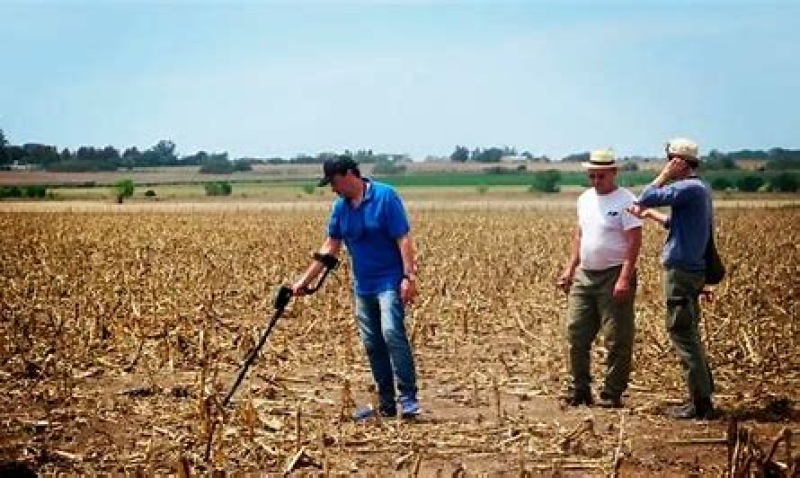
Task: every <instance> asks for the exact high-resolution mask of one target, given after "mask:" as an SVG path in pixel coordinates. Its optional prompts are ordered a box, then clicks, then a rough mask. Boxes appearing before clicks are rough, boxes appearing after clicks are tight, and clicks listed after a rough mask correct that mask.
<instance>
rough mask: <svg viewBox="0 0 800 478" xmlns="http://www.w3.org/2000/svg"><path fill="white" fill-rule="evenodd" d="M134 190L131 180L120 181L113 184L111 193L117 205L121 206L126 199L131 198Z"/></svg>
mask: <svg viewBox="0 0 800 478" xmlns="http://www.w3.org/2000/svg"><path fill="white" fill-rule="evenodd" d="M135 190H136V185H135V184H134V182H133V180H132V179H120V180H119V181H117V182H116V183H114V188H113V192H114V195H115V196H116V198H117V202H118V203H119V204H122V202H123V201H124V200H125V199H126V198H129V197H131V196H133V192H134V191H135Z"/></svg>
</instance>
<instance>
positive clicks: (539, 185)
mask: <svg viewBox="0 0 800 478" xmlns="http://www.w3.org/2000/svg"><path fill="white" fill-rule="evenodd" d="M559 181H561V173H560V172H559V171H557V170H555V169H548V170H545V171H537V172H535V173H533V184H531V187H530V190H531V191H539V192H544V193H557V192H558V191H559V190H560V188H559V187H558V182H559Z"/></svg>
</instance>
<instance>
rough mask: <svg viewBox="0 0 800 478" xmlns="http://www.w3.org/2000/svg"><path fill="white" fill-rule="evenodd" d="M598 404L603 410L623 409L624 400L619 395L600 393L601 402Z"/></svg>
mask: <svg viewBox="0 0 800 478" xmlns="http://www.w3.org/2000/svg"><path fill="white" fill-rule="evenodd" d="M597 404H598V405H599V406H600V407H602V408H622V398H621V397H620V396H619V395H612V394H610V393H608V392H600V400H598V402H597Z"/></svg>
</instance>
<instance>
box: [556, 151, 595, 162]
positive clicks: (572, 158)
mask: <svg viewBox="0 0 800 478" xmlns="http://www.w3.org/2000/svg"><path fill="white" fill-rule="evenodd" d="M590 155H591V154H590V153H589V152H588V151H586V152H583V153H574V154H570V155H567V156H564V157H563V158H562V159H561V161H566V162H569V163H579V162H585V161H589V156H590Z"/></svg>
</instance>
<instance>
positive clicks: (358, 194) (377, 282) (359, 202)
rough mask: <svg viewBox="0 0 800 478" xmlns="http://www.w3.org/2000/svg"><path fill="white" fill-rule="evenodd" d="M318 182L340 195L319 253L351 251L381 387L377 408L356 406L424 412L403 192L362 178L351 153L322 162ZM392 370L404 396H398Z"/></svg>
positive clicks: (297, 287) (363, 330)
mask: <svg viewBox="0 0 800 478" xmlns="http://www.w3.org/2000/svg"><path fill="white" fill-rule="evenodd" d="M323 172H324V177H323V178H322V179H321V180H320V182H319V186H325V185H327V184H330V186H331V189H332V190H333V192H335V193H336V194H338V195H339V198H338V199H337V200H336V202H335V203H334V204H333V210H332V211H331V215H330V219H329V221H328V235H327V238H326V239H325V242H324V243H323V245H322V247H321V248H320V250H319V252H320V253H321V254H332V255H334V256H335V255H338V254H339V251H340V250H341V246H342V243H344V245H345V246H347V250H348V252H349V253H350V257H351V258H352V266H353V277H354V281H353V282H354V284H353V285H354V289H355V298H356V316H357V318H358V329H359V334H360V336H361V341H362V342H363V344H364V347H365V348H366V351H367V356H368V357H369V362H370V366H371V368H372V376H373V378H374V380H375V384H376V385H377V388H378V396H379V398H380V404H379V408H378V410H372V409H371V408H365V409H361V410H358V411H356V414H355V418H357V419H364V418H368V417H370V416H372V415H373V414H374V413H375V412H378V413H380V414H381V415H383V416H396V415H397V404H398V403H399V405H400V413H401V415H402V416H403V417H404V418H413V417H415V416H416V415H418V414H419V411H420V408H419V402H418V401H417V377H416V369H415V365H414V356H413V354H412V351H411V345H410V343H409V340H408V335H407V333H406V328H405V307H406V306H407V305H408V304H410V303H411V302H413V300H414V297H415V296H416V294H417V286H416V281H417V279H416V270H417V266H416V262H415V256H414V243H413V240H412V238H411V233H410V231H411V228H410V226H409V223H408V218H407V217H406V212H405V208H404V207H403V202H402V200H401V199H400V196H398V195H397V193H396V192H395V190H394V189H392V188H391V187H390V186H388V185H386V184H383V183H379V182H377V181H372V180H370V179H367V178H362V177H361V173H360V171H359V169H358V164H357V163H356V162H355V161H353V159H352V158H350V157H349V156H346V155H343V156H337V157H336V158H335V159H329V160H327V161H325V163H324V164H323ZM322 269H323V267H322V265H321V264H320V263H319V262H313V263H312V264H311V265H310V266H309V268H308V270H306V272H305V274H303V276H301V277H300V279H298V280H297V282H296V283H295V284H294V285H293V286H292V290H293V292H294V293H295V295H302V294H303V291H304V290H305V288H306V287H307V286H308V284H310V283H311V282H312V281H313V280H314V279H315V278H316V277H317V276H318V275H319V274H320V272H321V271H322ZM395 377H396V378H397V389H398V390H399V392H400V394H399V400H397V401H396V400H395V397H396V395H395Z"/></svg>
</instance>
